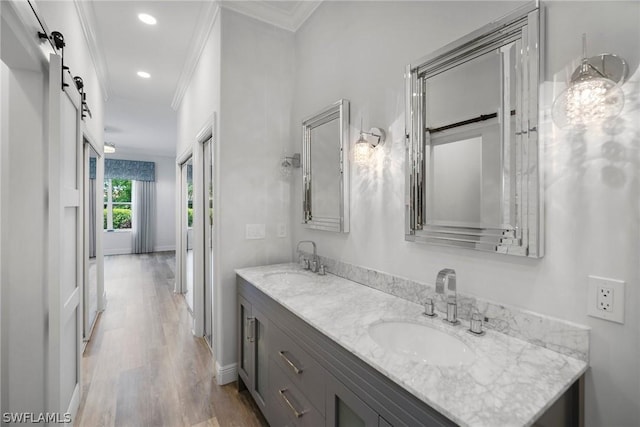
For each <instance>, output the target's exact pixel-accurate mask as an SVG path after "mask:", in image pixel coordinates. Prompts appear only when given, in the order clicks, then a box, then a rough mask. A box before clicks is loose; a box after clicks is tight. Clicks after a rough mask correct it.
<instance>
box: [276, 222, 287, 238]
mask: <svg viewBox="0 0 640 427" xmlns="http://www.w3.org/2000/svg"><path fill="white" fill-rule="evenodd" d="M278 237H287V224H286V223H284V222H279V223H278Z"/></svg>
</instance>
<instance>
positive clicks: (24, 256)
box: [1, 64, 47, 412]
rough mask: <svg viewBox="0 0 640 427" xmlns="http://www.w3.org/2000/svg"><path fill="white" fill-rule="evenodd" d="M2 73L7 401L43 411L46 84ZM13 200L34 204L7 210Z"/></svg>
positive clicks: (7, 405)
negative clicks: (3, 103)
mask: <svg viewBox="0 0 640 427" xmlns="http://www.w3.org/2000/svg"><path fill="white" fill-rule="evenodd" d="M2 73H3V76H2V77H3V78H2V90H1V92H2V97H3V101H5V102H7V104H6V106H7V108H6V109H4V108H3V117H2V127H3V129H5V126H6V125H8V126H7V127H8V135H7V136H8V152H7V153H6V154H8V156H3V164H2V174H3V185H4V188H3V190H7V191H3V192H2V210H3V215H2V220H3V227H2V228H3V234H2V247H3V270H2V294H3V297H2V301H3V304H4V307H3V310H2V315H3V321H2V325H3V327H4V330H3V331H2V340H3V344H2V348H3V351H4V354H3V355H2V359H3V363H4V365H3V367H2V371H3V374H2V379H3V381H4V383H3V387H2V388H3V392H4V395H3V396H2V401H3V403H2V406H3V408H4V409H5V410H11V411H14V412H22V411H43V410H45V387H44V382H43V379H44V378H45V370H44V369H45V360H46V359H45V356H44V350H45V349H46V330H45V326H46V321H47V312H45V311H43V307H45V306H46V299H45V281H44V277H43V276H44V272H45V269H44V266H45V265H46V262H45V261H46V253H45V251H42V250H34V247H35V248H38V247H40V245H41V242H42V241H43V239H42V236H46V233H47V230H46V227H45V224H46V216H45V213H46V205H45V195H46V191H45V190H46V189H45V187H44V186H42V183H43V182H44V180H45V177H46V169H45V167H44V165H46V163H47V162H46V156H45V154H44V153H46V146H45V141H44V138H43V132H44V129H43V121H42V118H43V111H44V108H43V104H44V90H45V88H46V87H47V85H46V84H45V80H44V76H43V74H42V73H39V72H34V71H30V70H13V69H11V70H10V69H8V68H5V67H4V64H3V71H2ZM25 142H26V143H25ZM17 189H29V191H16V190H17ZM15 206H24V207H28V208H27V209H23V210H20V211H16V210H15V209H9V208H10V207H15ZM36 242H39V244H36ZM9 302H10V303H9ZM12 326H13V327H12ZM25 336H28V337H29V339H25Z"/></svg>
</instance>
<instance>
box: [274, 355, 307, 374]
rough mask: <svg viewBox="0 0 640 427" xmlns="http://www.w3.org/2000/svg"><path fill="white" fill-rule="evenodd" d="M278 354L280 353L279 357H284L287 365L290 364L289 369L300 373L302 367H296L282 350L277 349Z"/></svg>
mask: <svg viewBox="0 0 640 427" xmlns="http://www.w3.org/2000/svg"><path fill="white" fill-rule="evenodd" d="M278 354H279V355H280V357H282V358H283V359H284V361H285V362H287V364H288V365H289V366H291V369H293V372H295V373H296V374H301V373H302V369H300V368H298V367H297V366H296V365H295V364H294V363H293V362H292V361H291V359H289V358H288V357H287V356H285V355H284V351H279V352H278Z"/></svg>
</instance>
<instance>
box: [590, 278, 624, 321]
mask: <svg viewBox="0 0 640 427" xmlns="http://www.w3.org/2000/svg"><path fill="white" fill-rule="evenodd" d="M602 288H608V289H611V291H612V293H613V301H612V303H611V310H609V311H606V310H602V309H600V308H599V307H598V292H599V289H602ZM587 314H588V315H589V316H591V317H597V318H600V319H604V320H609V321H611V322H617V323H624V282H623V281H622V280H615V279H608V278H606V277H598V276H589V290H588V296H587Z"/></svg>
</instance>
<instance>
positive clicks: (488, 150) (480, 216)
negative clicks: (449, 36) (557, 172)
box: [405, 2, 543, 258]
mask: <svg viewBox="0 0 640 427" xmlns="http://www.w3.org/2000/svg"><path fill="white" fill-rule="evenodd" d="M539 28H540V24H539V9H538V7H537V5H536V4H535V2H534V3H530V4H527V5H525V6H523V7H521V8H519V9H517V10H516V11H514V12H513V13H511V14H510V15H508V16H506V17H504V18H502V19H500V20H498V21H496V22H493V23H491V24H489V25H486V26H485V27H483V28H481V29H479V30H477V31H475V32H473V33H471V34H469V35H467V36H466V37H463V38H462V39H460V40H457V41H455V42H453V43H451V44H449V45H447V46H445V47H443V48H442V49H440V50H438V51H436V52H434V53H432V54H431V55H428V56H427V57H425V58H422V59H421V60H419V61H416V65H413V64H411V65H409V66H407V70H406V87H407V94H406V96H407V106H406V117H407V123H406V126H407V128H406V129H407V132H406V134H407V139H408V143H407V159H406V179H407V181H406V183H407V185H406V193H407V194H406V199H405V200H406V212H405V223H406V226H405V231H406V232H405V236H406V240H410V241H416V242H425V243H433V244H441V245H448V246H457V247H465V248H471V249H477V250H483V251H490V252H498V253H505V254H512V255H520V256H528V257H533V258H538V257H541V256H542V255H543V242H542V235H543V233H542V224H543V209H542V200H543V199H542V194H541V191H542V186H541V183H540V179H541V176H542V174H541V171H540V165H539V161H538V160H539V157H540V153H539V148H538V87H539V66H540V65H539V64H540V52H539V46H540V30H539Z"/></svg>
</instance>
